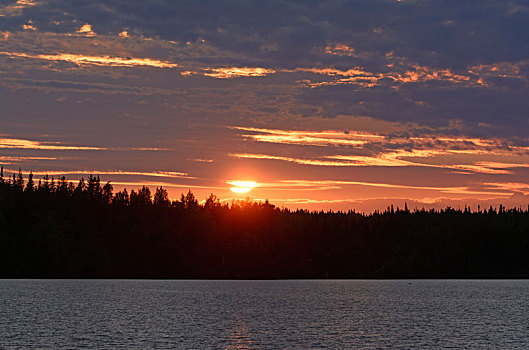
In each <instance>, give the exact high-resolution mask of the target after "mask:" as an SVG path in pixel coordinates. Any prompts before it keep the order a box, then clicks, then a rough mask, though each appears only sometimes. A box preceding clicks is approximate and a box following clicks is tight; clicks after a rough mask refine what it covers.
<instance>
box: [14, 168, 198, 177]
mask: <svg viewBox="0 0 529 350" xmlns="http://www.w3.org/2000/svg"><path fill="white" fill-rule="evenodd" d="M24 173H25V174H27V173H28V172H27V171H26V172H24ZM33 175H37V176H38V175H50V176H58V175H125V176H148V177H165V178H187V179H194V177H190V176H189V175H188V174H187V173H182V172H176V171H153V172H141V171H126V170H113V171H109V170H47V171H34V172H33Z"/></svg>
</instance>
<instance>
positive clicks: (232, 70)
mask: <svg viewBox="0 0 529 350" xmlns="http://www.w3.org/2000/svg"><path fill="white" fill-rule="evenodd" d="M204 71H205V73H204V75H205V76H208V77H212V78H217V79H232V78H240V77H264V76H266V75H268V74H273V73H275V72H276V71H275V70H273V69H266V68H259V67H254V68H251V67H224V68H208V69H204ZM184 73H187V72H183V73H182V74H184ZM187 75H189V74H187Z"/></svg>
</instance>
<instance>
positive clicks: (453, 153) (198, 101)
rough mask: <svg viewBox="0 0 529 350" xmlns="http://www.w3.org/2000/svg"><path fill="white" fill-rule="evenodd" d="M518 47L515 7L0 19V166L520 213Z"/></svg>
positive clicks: (347, 205) (79, 10) (524, 135)
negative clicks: (512, 209)
mask: <svg viewBox="0 0 529 350" xmlns="http://www.w3.org/2000/svg"><path fill="white" fill-rule="evenodd" d="M528 33H529V1H497V0H480V1H473V0H468V1H455V0H444V1H438V0H435V1H434V0H400V1H397V0H391V1H390V0H373V1H364V0H361V1H360V0H357V1H346V0H329V1H315V0H306V1H305V0H304V1H301V0H299V1H287V0H270V1H251V0H250V1H242V0H237V1H235V0H233V1H201V0H192V1H186V0H182V1H171V0H149V1H131V0H105V1H103V0H77V1H70V0H3V1H2V2H1V3H0V108H1V109H0V163H2V164H3V165H4V168H5V169H6V172H7V173H8V174H10V173H11V172H13V171H18V169H19V168H21V169H22V170H23V171H24V172H25V173H27V172H29V171H32V172H33V173H34V174H35V177H37V178H39V177H42V176H43V175H45V174H48V175H50V176H54V177H58V176H62V175H65V176H66V177H67V178H68V179H71V180H75V181H77V180H78V179H79V178H81V177H85V178H86V177H87V176H88V175H89V174H99V175H100V176H101V178H102V180H103V181H111V183H112V184H113V185H114V188H115V189H117V190H119V189H122V188H125V187H126V188H128V189H129V190H130V189H135V188H138V187H141V186H142V185H148V186H150V187H151V189H152V190H154V189H155V188H156V187H157V186H163V187H164V188H166V189H167V190H168V192H169V194H170V197H171V198H173V199H177V198H179V197H180V194H181V193H186V192H187V191H188V190H191V191H192V192H193V193H194V194H195V195H196V197H197V198H198V199H200V200H202V199H205V198H206V197H207V196H208V195H209V194H210V193H214V194H215V195H217V196H218V197H220V198H221V199H222V200H225V201H230V200H233V199H244V198H246V197H250V198H252V199H254V200H265V199H269V201H270V202H272V203H273V204H275V205H277V206H279V207H287V208H291V209H296V208H306V209H311V210H329V209H332V210H348V209H355V210H357V211H364V212H370V211H372V210H374V209H384V208H386V207H387V206H388V205H390V204H394V205H396V206H401V207H402V206H403V205H404V203H406V204H407V205H408V207H410V208H415V207H417V208H422V207H425V208H431V207H434V208H440V207H446V206H451V207H456V208H457V207H460V208H463V207H464V206H465V205H466V206H470V207H471V208H472V209H474V210H475V209H477V205H480V206H481V207H488V206H489V205H494V206H497V205H499V203H503V204H504V205H507V206H509V207H512V206H521V207H523V208H527V205H528V203H529V132H528V131H529V80H528V79H529V35H528ZM236 181H247V182H255V187H254V188H253V189H251V190H250V191H249V192H247V193H237V192H234V191H231V190H230V187H235V188H237V187H239V188H240V187H241V184H240V183H237V182H236ZM238 184H239V186H237V185H238ZM243 185H244V184H243ZM247 186H252V185H247ZM238 192H240V191H238Z"/></svg>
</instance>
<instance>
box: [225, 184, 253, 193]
mask: <svg viewBox="0 0 529 350" xmlns="http://www.w3.org/2000/svg"><path fill="white" fill-rule="evenodd" d="M227 183H228V184H230V185H232V186H233V187H230V190H231V191H232V192H235V193H248V192H250V191H251V190H252V188H254V187H256V186H257V184H256V183H255V181H227Z"/></svg>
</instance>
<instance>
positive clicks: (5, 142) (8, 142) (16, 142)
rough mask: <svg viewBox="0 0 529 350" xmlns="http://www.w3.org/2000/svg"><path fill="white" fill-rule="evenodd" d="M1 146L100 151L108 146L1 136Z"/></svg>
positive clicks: (5, 147) (6, 147) (4, 147)
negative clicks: (90, 145)
mask: <svg viewBox="0 0 529 350" xmlns="http://www.w3.org/2000/svg"><path fill="white" fill-rule="evenodd" d="M0 148H3V149H35V150H60V151H64V150H75V151H99V150H104V149H106V148H101V147H88V146H66V145H63V144H61V143H59V142H40V141H32V140H23V139H7V138H0Z"/></svg>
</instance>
